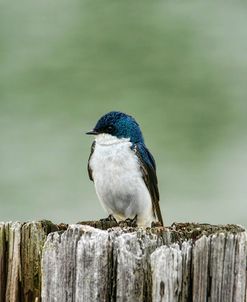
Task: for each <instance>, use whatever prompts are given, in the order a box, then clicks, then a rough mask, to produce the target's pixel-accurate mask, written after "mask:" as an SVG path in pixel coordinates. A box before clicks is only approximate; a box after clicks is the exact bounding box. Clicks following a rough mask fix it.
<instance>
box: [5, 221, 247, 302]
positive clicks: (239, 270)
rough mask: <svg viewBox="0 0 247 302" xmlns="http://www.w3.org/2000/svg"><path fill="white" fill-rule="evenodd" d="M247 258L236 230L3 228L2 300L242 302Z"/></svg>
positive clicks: (182, 226) (108, 225) (96, 225)
mask: <svg viewBox="0 0 247 302" xmlns="http://www.w3.org/2000/svg"><path fill="white" fill-rule="evenodd" d="M246 255H247V250H246V231H245V229H244V228H243V227H241V226H238V225H209V224H197V223H174V224H172V225H171V226H169V227H165V228H163V227H154V228H148V229H142V228H134V227H128V226H124V225H121V227H119V226H117V225H116V223H115V222H105V221H86V222H80V223H79V224H74V225H67V224H58V225H56V224H53V223H52V222H49V221H39V222H28V223H20V222H7V223H3V222H2V223H0V302H3V301H11V302H15V301H16V302H17V301H18V302H21V301H35V302H38V301H41V296H42V301H59V302H60V301H61V302H63V301H78V302H79V301H168V302H173V301H196V302H200V301H208V300H209V299H210V301H211V302H213V301H222V302H227V301H236V302H244V301H245V297H246Z"/></svg>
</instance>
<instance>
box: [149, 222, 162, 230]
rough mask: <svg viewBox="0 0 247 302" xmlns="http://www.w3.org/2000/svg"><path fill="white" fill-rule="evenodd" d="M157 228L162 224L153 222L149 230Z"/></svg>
mask: <svg viewBox="0 0 247 302" xmlns="http://www.w3.org/2000/svg"><path fill="white" fill-rule="evenodd" d="M158 227H162V224H161V223H160V222H159V221H153V222H152V223H151V228H158Z"/></svg>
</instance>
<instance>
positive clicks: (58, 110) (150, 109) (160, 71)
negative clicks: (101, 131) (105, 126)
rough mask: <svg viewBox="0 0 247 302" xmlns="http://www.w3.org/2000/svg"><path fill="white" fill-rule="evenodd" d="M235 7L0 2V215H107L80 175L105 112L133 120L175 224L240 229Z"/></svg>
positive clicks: (242, 71)
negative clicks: (154, 165)
mask: <svg viewBox="0 0 247 302" xmlns="http://www.w3.org/2000/svg"><path fill="white" fill-rule="evenodd" d="M246 8H247V5H246V4H242V3H240V2H237V1H235V2H229V3H226V2H223V1H218V2H217V3H214V2H213V1H210V2H204V1H198V2H191V1H186V2H182V1H181V2H179V1H152V2H151V1H146V0H143V1H129V0H127V1H122V2H118V1H112V0H106V1H99V0H95V1H92V0H90V1H85V0H83V1H81V0H72V1H64V0H52V1H50V0H49V1H48V0H42V1H26V0H23V1H17V0H16V1H1V2H0V137H1V144H0V165H1V166H0V167H1V170H0V220H5V221H8V220H21V221H23V220H34V219H41V218H46V219H51V220H53V221H54V222H62V221H63V222H69V223H72V222H77V221H79V220H85V219H96V218H102V217H106V214H105V213H104V211H103V209H102V208H101V206H100V204H99V202H98V200H97V197H96V194H95V192H94V187H93V183H91V182H90V181H89V179H88V176H87V159H88V155H89V152H90V146H91V140H92V138H91V137H87V136H86V135H84V132H85V131H87V130H90V129H91V128H92V127H93V126H94V124H95V122H96V121H97V119H98V118H99V117H100V116H101V115H102V114H104V113H106V112H108V111H111V110H121V111H124V112H126V113H129V114H131V115H133V116H134V117H135V118H136V119H137V121H138V122H139V124H140V125H141V127H142V130H143V132H144V136H145V140H146V144H147V146H148V147H149V149H150V150H151V152H152V153H153V155H154V157H155V159H156V162H157V166H158V171H157V173H158V178H159V188H160V194H161V201H160V203H161V208H162V212H163V216H164V218H165V222H166V224H170V223H172V222H173V221H180V222H182V221H183V222H184V221H195V222H208V223H239V224H242V225H245V226H247V217H246V210H247V205H246V202H247V200H246V197H247V181H246V180H247V168H246V166H247V165H246V164H247V140H246V138H247V134H246V126H247V118H246V114H247V90H246V86H247V12H246Z"/></svg>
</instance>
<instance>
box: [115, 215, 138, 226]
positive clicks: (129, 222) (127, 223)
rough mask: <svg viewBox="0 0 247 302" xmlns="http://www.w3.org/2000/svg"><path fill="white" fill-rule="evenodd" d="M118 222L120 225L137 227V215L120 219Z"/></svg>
mask: <svg viewBox="0 0 247 302" xmlns="http://www.w3.org/2000/svg"><path fill="white" fill-rule="evenodd" d="M118 224H119V226H120V227H137V215H136V216H135V217H134V218H133V219H131V218H127V219H125V220H122V221H120V222H119V223H118Z"/></svg>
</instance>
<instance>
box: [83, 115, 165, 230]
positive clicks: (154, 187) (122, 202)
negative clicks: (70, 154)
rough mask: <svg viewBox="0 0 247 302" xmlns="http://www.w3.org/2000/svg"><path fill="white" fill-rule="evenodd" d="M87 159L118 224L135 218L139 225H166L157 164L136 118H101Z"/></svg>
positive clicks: (104, 202)
mask: <svg viewBox="0 0 247 302" xmlns="http://www.w3.org/2000/svg"><path fill="white" fill-rule="evenodd" d="M87 134H91V135H95V140H94V142H93V144H92V147H91V154H90V156H89V160H88V175H89V178H90V179H91V180H92V181H93V182H94V185H95V189H96V193H97V195H98V198H99V200H100V202H101V204H102V206H103V208H105V210H106V211H107V212H108V214H109V215H112V216H113V217H114V218H115V219H116V221H118V222H119V221H121V220H126V219H134V218H136V222H137V225H138V226H143V227H150V226H151V224H152V222H157V221H158V222H159V223H160V224H161V225H163V219H162V215H161V211H160V206H159V191H158V181H157V176H156V165H155V161H154V158H153V156H152V154H151V153H150V152H149V150H148V149H147V147H146V146H145V143H144V139H143V136H142V132H141V129H140V127H139V125H138V124H137V122H136V121H135V119H134V118H133V117H132V116H130V115H127V114H125V113H122V112H118V111H112V112H109V113H107V114H105V115H104V116H102V117H101V118H100V119H99V120H98V122H97V124H96V126H95V127H94V129H93V130H91V131H89V132H87Z"/></svg>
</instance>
